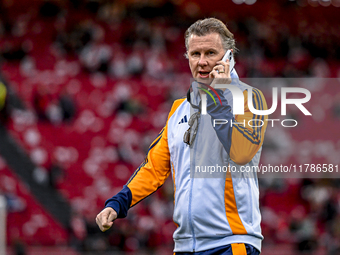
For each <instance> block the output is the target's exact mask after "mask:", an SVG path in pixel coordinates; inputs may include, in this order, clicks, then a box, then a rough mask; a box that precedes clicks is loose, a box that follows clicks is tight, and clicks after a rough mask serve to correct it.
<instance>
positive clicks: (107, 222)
mask: <svg viewBox="0 0 340 255" xmlns="http://www.w3.org/2000/svg"><path fill="white" fill-rule="evenodd" d="M115 219H117V212H116V211H115V210H113V209H112V208H111V207H106V208H105V209H103V210H102V211H101V212H100V213H98V215H97V217H96V223H97V225H98V227H99V228H100V230H101V231H103V232H105V231H106V230H108V229H109V228H111V227H112V225H113V221H114V220H115Z"/></svg>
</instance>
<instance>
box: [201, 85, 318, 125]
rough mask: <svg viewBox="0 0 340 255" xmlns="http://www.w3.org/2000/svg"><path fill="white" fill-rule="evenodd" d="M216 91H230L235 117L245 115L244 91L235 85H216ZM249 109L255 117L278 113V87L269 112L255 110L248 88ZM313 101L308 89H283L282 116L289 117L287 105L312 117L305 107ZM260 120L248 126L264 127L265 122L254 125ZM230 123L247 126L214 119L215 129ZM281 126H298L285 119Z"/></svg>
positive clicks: (204, 111)
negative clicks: (297, 95)
mask: <svg viewBox="0 0 340 255" xmlns="http://www.w3.org/2000/svg"><path fill="white" fill-rule="evenodd" d="M215 89H228V90H229V91H230V92H231V94H232V97H233V107H232V112H233V114H234V115H243V114H244V96H243V91H242V90H241V89H240V88H238V87H237V86H235V85H231V84H216V85H215ZM247 90H248V100H247V101H248V108H249V110H250V112H252V113H253V114H255V115H261V116H262V115H269V114H272V113H273V112H275V111H276V109H277V105H278V88H277V87H273V88H272V106H271V107H270V109H268V110H257V109H255V107H254V105H253V100H252V88H251V87H248V88H247ZM204 91H205V90H204ZM212 92H213V93H215V94H216V96H217V98H218V99H219V101H220V103H221V100H220V98H219V96H218V94H217V93H216V91H215V90H212ZM289 93H295V94H296V93H300V94H303V95H304V98H294V99H292V98H287V95H288V94H289ZM207 94H208V95H209V96H210V97H212V98H213V101H214V102H215V105H216V104H217V103H216V101H215V99H214V97H213V95H212V94H211V93H207ZM207 94H203V95H202V104H201V113H202V115H206V114H207ZM310 99H311V93H310V91H309V90H308V89H305V88H298V87H281V115H282V116H286V115H287V111H286V108H287V105H288V104H291V105H295V106H296V107H297V108H298V109H299V110H300V111H301V112H302V113H303V114H304V115H306V116H307V115H312V114H311V113H310V112H309V111H308V110H307V109H306V107H305V106H304V105H303V104H305V103H307V102H309V100H310ZM267 121H268V122H271V123H272V126H273V125H274V122H275V121H279V119H267ZM258 122H259V119H256V120H249V121H248V125H249V126H251V127H261V126H263V125H264V121H260V124H259V125H256V126H254V125H252V124H253V123H258ZM286 122H294V125H285V123H286ZM227 123H230V125H233V124H244V125H245V121H244V122H241V123H236V122H234V123H233V122H232V121H228V120H226V119H214V120H213V125H214V127H215V125H221V124H227ZM281 124H282V126H283V127H295V126H297V121H296V120H294V119H284V120H282V121H281Z"/></svg>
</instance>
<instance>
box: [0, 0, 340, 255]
mask: <svg viewBox="0 0 340 255" xmlns="http://www.w3.org/2000/svg"><path fill="white" fill-rule="evenodd" d="M339 7H340V0H258V1H256V0H233V1H231V0H224V1H203V0H194V1H184V0H172V1H166V0H160V1H156V0H123V1H108V0H69V1H66V0H65V1H61V0H60V1H43V0H32V1H25V0H2V1H0V109H1V111H0V118H1V124H0V195H2V197H3V198H5V201H6V204H7V206H6V213H5V212H4V210H3V209H1V204H2V203H1V199H0V210H1V211H0V216H1V215H2V216H4V215H7V217H2V220H4V219H5V218H6V220H7V224H5V223H4V222H3V221H1V219H0V231H4V233H5V234H4V235H2V234H1V233H0V238H1V240H0V246H2V247H0V254H1V255H3V254H15V255H19V254H20V255H23V254H29V255H31V254H38V255H40V254H63V255H68V254H70V255H71V254H157V255H158V254H172V253H171V251H172V248H173V240H172V233H173V231H174V230H175V225H174V224H173V222H172V208H173V193H172V182H171V180H170V179H169V180H168V181H167V182H166V183H165V185H164V186H163V187H162V188H161V189H160V190H159V191H158V192H157V193H156V194H154V195H153V196H151V197H149V198H147V199H146V200H144V201H142V202H141V203H140V204H139V205H138V206H136V207H134V208H133V209H131V210H130V212H129V215H128V217H127V218H126V219H124V220H119V221H116V223H115V224H114V226H113V229H112V230H110V231H107V232H106V233H101V232H100V231H99V229H98V228H97V226H96V224H95V220H94V219H95V216H96V214H97V213H98V212H99V211H100V210H101V209H102V207H103V204H104V201H105V200H106V199H107V198H109V197H111V196H112V195H114V194H115V193H116V192H118V191H119V190H120V189H121V188H122V186H123V185H124V184H125V183H126V181H127V180H128V178H129V176H130V175H131V174H132V173H133V172H134V170H135V169H136V168H137V167H138V166H139V164H140V163H141V162H142V160H143V158H144V155H145V153H146V151H147V148H148V146H149V144H150V143H151V142H152V140H153V138H155V137H156V136H157V134H158V132H159V130H160V129H161V128H162V126H163V125H164V124H165V120H166V117H167V114H168V112H169V109H170V106H171V103H172V102H173V100H174V99H177V98H179V97H182V96H183V95H185V92H186V90H187V89H188V86H189V79H190V70H189V67H188V63H187V60H186V59H185V58H184V57H183V54H184V52H185V47H184V38H183V34H184V31H185V30H186V28H187V27H188V26H189V25H190V24H192V22H194V21H196V20H197V19H199V18H203V17H210V16H214V17H217V18H220V19H221V20H223V21H224V22H227V24H228V27H229V29H230V30H231V31H232V32H233V33H234V35H235V38H236V43H237V47H238V48H239V53H238V54H237V55H236V61H237V65H236V69H237V71H238V73H239V75H240V77H257V78H258V77H295V78H298V77H318V78H334V79H339V78H340V47H339V45H340V44H339V41H340V15H339V14H340V8H339ZM320 88H321V89H320V90H319V91H318V92H317V98H318V101H317V104H316V105H313V107H314V110H313V118H312V119H310V120H309V121H308V120H306V121H304V119H303V116H298V117H299V118H300V120H301V121H302V122H301V123H302V124H301V125H299V126H298V127H297V128H294V129H278V130H276V131H275V132H274V133H273V132H271V131H269V130H268V132H267V137H266V139H265V144H264V149H263V157H262V162H264V163H268V162H271V163H273V162H274V163H275V162H276V163H286V164H289V163H294V162H295V163H296V162H300V163H301V161H299V160H301V158H302V159H303V160H305V163H334V164H339V163H340V162H339V158H340V141H339V135H338V132H339V127H340V89H339V87H334V86H333V87H332V86H321V85H320ZM5 91H7V96H6V98H4V95H5V93H4V92H5ZM312 96H313V94H312ZM269 105H270V104H269ZM290 114H291V115H294V114H295V115H296V114H298V113H296V112H294V111H293V112H290ZM315 123H318V125H314V124H315ZM325 126H327V129H326V128H325ZM292 148H293V149H292ZM294 148H295V150H294ZM339 189H340V182H339V180H338V179H301V178H300V179H289V178H284V179H283V178H281V179H269V178H266V179H260V204H261V211H262V216H263V223H262V228H263V234H264V236H265V240H264V242H263V253H262V254H263V255H266V254H276V255H291V254H293V255H294V254H328V255H331V254H340V250H339V248H340V216H339V212H340V192H339ZM4 237H5V238H4ZM1 242H5V243H6V244H7V253H6V252H5V249H4V248H5V246H6V245H5V244H4V243H1ZM1 252H2V253H1Z"/></svg>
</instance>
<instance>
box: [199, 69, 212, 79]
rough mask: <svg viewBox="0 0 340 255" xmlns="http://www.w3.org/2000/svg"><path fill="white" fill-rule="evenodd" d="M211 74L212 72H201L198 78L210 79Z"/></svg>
mask: <svg viewBox="0 0 340 255" xmlns="http://www.w3.org/2000/svg"><path fill="white" fill-rule="evenodd" d="M209 73H210V72H205V71H200V72H198V76H199V78H202V79H206V78H209Z"/></svg>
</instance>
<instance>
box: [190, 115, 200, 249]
mask: <svg viewBox="0 0 340 255" xmlns="http://www.w3.org/2000/svg"><path fill="white" fill-rule="evenodd" d="M200 126H201V125H200V118H199V119H198V128H197V133H198V131H199V129H200ZM196 141H197V140H195V141H194V144H193V146H194V148H193V150H194V151H193V152H195V150H196V145H197V143H196ZM195 160H196V154H195V153H193V162H195ZM191 170H192V169H191V164H190V171H191ZM194 175H195V172H194V171H193V172H192V174H191V173H190V176H191V182H190V195H189V213H188V214H189V223H190V228H191V232H192V238H193V244H192V250H193V252H195V247H196V237H195V230H194V224H193V220H192V214H191V203H192V189H193V185H194V179H195V177H194Z"/></svg>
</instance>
